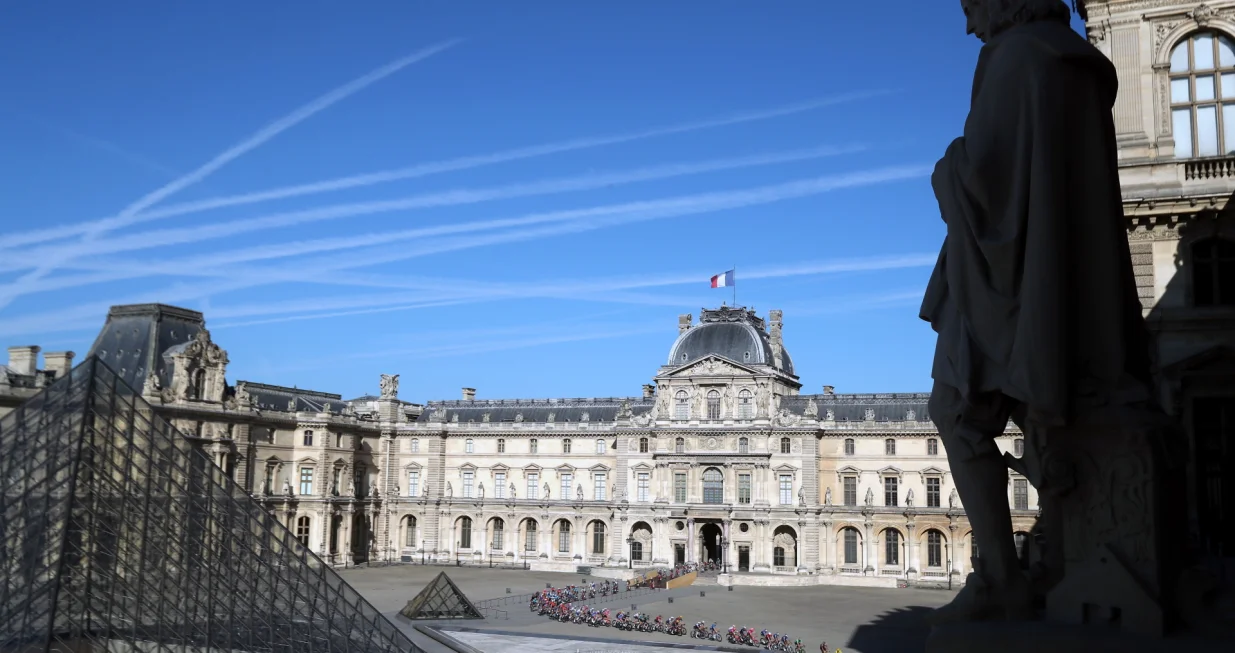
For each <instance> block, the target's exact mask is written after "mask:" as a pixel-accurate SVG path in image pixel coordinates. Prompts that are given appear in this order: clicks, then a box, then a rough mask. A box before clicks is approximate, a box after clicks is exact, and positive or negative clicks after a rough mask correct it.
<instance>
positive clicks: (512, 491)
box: [510, 483, 519, 500]
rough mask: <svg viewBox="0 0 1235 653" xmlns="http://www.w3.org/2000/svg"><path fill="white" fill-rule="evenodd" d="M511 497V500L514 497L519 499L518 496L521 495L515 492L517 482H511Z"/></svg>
mask: <svg viewBox="0 0 1235 653" xmlns="http://www.w3.org/2000/svg"><path fill="white" fill-rule="evenodd" d="M510 498H511V500H514V499H518V498H519V497H518V496H517V495H516V494H515V484H514V483H511V484H510Z"/></svg>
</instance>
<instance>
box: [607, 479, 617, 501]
mask: <svg viewBox="0 0 1235 653" xmlns="http://www.w3.org/2000/svg"><path fill="white" fill-rule="evenodd" d="M609 494H610V495H612V496H613V500H614V501H617V500H618V493H617V483H614V484H613V488H612V489H611V490H610V491H609Z"/></svg>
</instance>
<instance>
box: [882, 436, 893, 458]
mask: <svg viewBox="0 0 1235 653" xmlns="http://www.w3.org/2000/svg"><path fill="white" fill-rule="evenodd" d="M883 455H885V456H895V455H896V440H893V439H892V438H888V439H887V440H884V441H883Z"/></svg>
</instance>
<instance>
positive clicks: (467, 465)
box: [459, 463, 476, 471]
mask: <svg viewBox="0 0 1235 653" xmlns="http://www.w3.org/2000/svg"><path fill="white" fill-rule="evenodd" d="M459 469H465V470H468V471H476V466H475V465H473V464H472V463H463V464H462V465H459Z"/></svg>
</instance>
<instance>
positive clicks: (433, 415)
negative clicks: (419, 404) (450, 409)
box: [429, 408, 446, 422]
mask: <svg viewBox="0 0 1235 653" xmlns="http://www.w3.org/2000/svg"><path fill="white" fill-rule="evenodd" d="M429 421H430V422H445V421H446V409H445V408H435V409H433V410H432V411H431V412H430V413H429Z"/></svg>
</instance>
